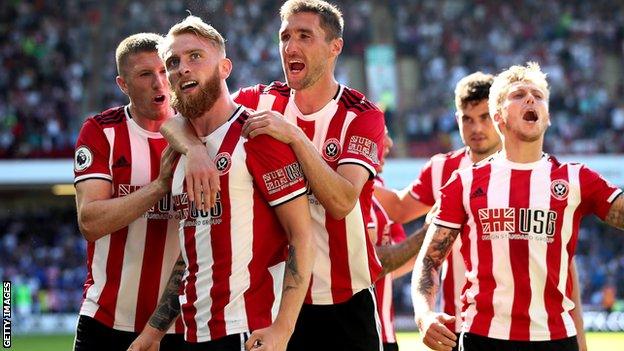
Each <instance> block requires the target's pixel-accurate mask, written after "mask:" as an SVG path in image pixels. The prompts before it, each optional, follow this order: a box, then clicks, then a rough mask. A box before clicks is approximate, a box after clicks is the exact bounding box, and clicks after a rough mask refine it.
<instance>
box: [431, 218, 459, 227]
mask: <svg viewBox="0 0 624 351" xmlns="http://www.w3.org/2000/svg"><path fill="white" fill-rule="evenodd" d="M433 224H435V225H439V226H443V227H447V228H451V229H461V227H462V225H461V224H458V223H452V222H447V221H443V220H441V219H439V218H434V219H433Z"/></svg>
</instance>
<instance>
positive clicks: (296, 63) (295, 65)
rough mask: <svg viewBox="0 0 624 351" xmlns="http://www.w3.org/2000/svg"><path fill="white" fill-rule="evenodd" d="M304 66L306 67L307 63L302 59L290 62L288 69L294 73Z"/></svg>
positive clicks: (301, 69)
mask: <svg viewBox="0 0 624 351" xmlns="http://www.w3.org/2000/svg"><path fill="white" fill-rule="evenodd" d="M304 68H305V63H303V62H301V61H290V62H289V63H288V69H289V70H290V71H291V72H293V73H299V72H301V71H303V69H304Z"/></svg>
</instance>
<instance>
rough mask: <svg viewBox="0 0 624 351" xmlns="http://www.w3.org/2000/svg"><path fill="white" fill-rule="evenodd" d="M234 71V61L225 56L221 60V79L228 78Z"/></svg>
mask: <svg viewBox="0 0 624 351" xmlns="http://www.w3.org/2000/svg"><path fill="white" fill-rule="evenodd" d="M230 73H232V61H230V59H229V58H227V57H225V58H222V59H221V60H220V61H219V77H220V78H221V79H227V78H228V77H229V76H230Z"/></svg>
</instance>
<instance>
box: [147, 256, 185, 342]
mask: <svg viewBox="0 0 624 351" xmlns="http://www.w3.org/2000/svg"><path fill="white" fill-rule="evenodd" d="M185 270H186V264H185V263H184V259H182V256H180V257H178V261H177V262H176V263H175V266H174V267H173V271H171V276H170V277H169V282H167V286H166V287H165V291H164V292H163V295H162V297H161V298H160V302H159V303H158V306H157V307H156V310H155V311H154V313H153V314H152V316H151V317H150V319H149V325H151V326H152V327H154V328H156V329H158V330H160V331H165V330H167V329H169V326H171V323H173V321H174V320H175V318H176V317H177V316H178V315H179V314H180V300H178V289H179V287H180V282H181V281H182V275H184V271H185Z"/></svg>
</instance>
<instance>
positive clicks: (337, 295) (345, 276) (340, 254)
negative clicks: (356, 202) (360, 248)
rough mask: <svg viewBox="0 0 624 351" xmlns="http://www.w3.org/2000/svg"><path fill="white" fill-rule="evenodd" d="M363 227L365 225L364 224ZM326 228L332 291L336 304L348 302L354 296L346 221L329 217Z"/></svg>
mask: <svg viewBox="0 0 624 351" xmlns="http://www.w3.org/2000/svg"><path fill="white" fill-rule="evenodd" d="M362 225H363V224H362ZM325 228H326V229H327V232H328V233H330V235H328V241H329V257H330V261H331V267H330V273H331V285H332V286H331V291H332V298H333V301H334V303H339V302H343V301H346V300H348V299H350V298H351V296H352V295H353V290H352V288H351V272H350V271H349V248H348V247H347V230H346V228H345V221H344V220H341V221H336V220H333V219H330V218H329V215H328V216H327V220H326V221H325Z"/></svg>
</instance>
